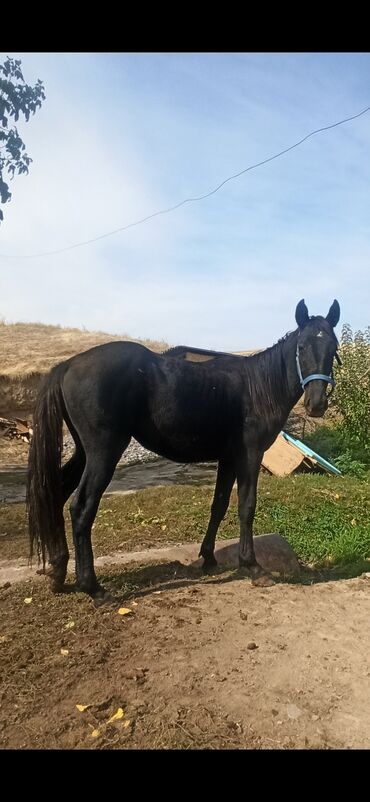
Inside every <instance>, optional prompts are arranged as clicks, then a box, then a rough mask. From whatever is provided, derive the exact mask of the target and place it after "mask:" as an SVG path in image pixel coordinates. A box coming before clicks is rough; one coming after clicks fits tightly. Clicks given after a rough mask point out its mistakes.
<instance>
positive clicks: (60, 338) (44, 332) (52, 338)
mask: <svg viewBox="0 0 370 802" xmlns="http://www.w3.org/2000/svg"><path fill="white" fill-rule="evenodd" d="M113 340H131V341H134V342H139V343H141V344H142V345H146V346H147V348H150V349H151V350H152V351H162V350H164V349H165V348H168V344H167V343H165V342H158V341H156V340H139V339H137V340H135V339H134V338H133V337H129V335H127V334H122V335H121V336H118V335H115V334H106V333H104V332H101V331H84V330H83V329H68V328H62V326H47V325H44V324H43V323H1V324H0V353H1V364H0V375H2V376H7V377H9V378H16V377H20V376H21V377H23V378H26V377H27V376H30V375H32V374H34V373H38V374H39V373H46V371H48V370H50V368H51V367H53V365H56V364H57V363H58V362H61V361H63V360H64V359H69V358H70V357H71V356H74V354H77V353H80V352H81V351H87V350H88V349H89V348H93V347H94V346H95V345H102V344H103V343H108V342H112V341H113Z"/></svg>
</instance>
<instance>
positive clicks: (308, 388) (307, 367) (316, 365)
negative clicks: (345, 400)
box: [295, 300, 340, 418]
mask: <svg viewBox="0 0 370 802" xmlns="http://www.w3.org/2000/svg"><path fill="white" fill-rule="evenodd" d="M339 315H340V308H339V304H338V301H333V303H332V305H331V307H330V309H329V312H328V314H327V316H326V318H325V317H321V316H320V315H318V316H317V317H314V316H313V317H309V314H308V309H307V306H306V304H305V302H304V300H302V301H300V302H299V304H298V306H297V308H296V312H295V319H296V321H297V323H298V326H299V331H298V340H297V351H296V366H297V372H298V376H299V381H300V383H301V386H302V389H303V390H304V405H305V407H306V410H307V412H308V414H309V415H310V416H311V417H313V418H316V417H321V415H323V414H324V412H325V411H326V409H327V408H328V399H327V395H326V388H327V386H328V384H331V385H332V386H334V380H333V378H332V369H333V361H334V357H335V356H336V358H337V359H338V361H339V357H338V356H337V347H338V340H337V338H336V336H335V334H334V331H333V329H334V326H336V325H337V323H338V320H339Z"/></svg>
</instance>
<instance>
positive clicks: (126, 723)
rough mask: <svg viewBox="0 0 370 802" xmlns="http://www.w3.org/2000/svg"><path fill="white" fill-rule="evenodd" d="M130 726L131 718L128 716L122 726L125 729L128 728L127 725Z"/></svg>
mask: <svg viewBox="0 0 370 802" xmlns="http://www.w3.org/2000/svg"><path fill="white" fill-rule="evenodd" d="M129 726H130V719H128V718H127V719H126V721H123V722H122V727H123V729H124V730H127V727H129Z"/></svg>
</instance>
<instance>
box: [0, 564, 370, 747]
mask: <svg viewBox="0 0 370 802" xmlns="http://www.w3.org/2000/svg"><path fill="white" fill-rule="evenodd" d="M132 556H133V555H132V554H131V561H132ZM152 556H153V555H152ZM163 556H164V555H163V554H162V555H159V554H158V553H157V554H156V559H157V560H158V559H160V560H162V562H161V563H160V564H157V565H143V564H142V563H141V565H140V566H138V565H137V564H133V563H132V562H131V563H129V564H127V565H125V567H124V569H119V568H117V567H115V568H114V569H112V568H111V569H109V568H105V571H106V576H105V583H106V584H108V586H109V585H110V587H111V589H112V590H114V591H115V592H118V594H121V600H120V601H119V602H118V603H117V605H116V606H113V607H110V606H106V607H101V608H98V609H96V608H95V607H94V606H93V604H92V602H91V600H89V599H87V598H86V597H85V596H82V595H81V594H73V593H65V594H62V595H59V596H53V595H52V594H51V593H50V591H49V588H48V584H47V582H46V581H45V580H44V578H37V579H36V580H35V579H32V580H29V581H28V582H26V583H25V582H23V583H20V584H17V585H15V586H12V587H10V588H8V589H3V590H1V591H0V601H1V606H2V612H3V615H2V625H1V632H0V667H1V668H0V670H1V706H2V716H1V722H0V747H1V746H3V747H5V748H13V747H14V748H20V747H23V748H62V749H68V748H92V749H96V748H97V749H101V748H190V749H192V748H221V749H229V748H267V749H270V748H272V749H275V748H278V749H279V748H282V749H287V748H288V749H295V748H320V749H322V748H324V749H326V748H331V749H332V748H370V649H369V635H370V624H369V621H370V581H369V579H367V578H358V579H351V580H347V581H343V580H341V581H337V582H327V583H322V584H315V585H312V586H307V585H303V584H287V583H281V584H277V585H275V586H274V587H272V588H268V589H262V588H254V587H252V586H251V584H250V582H249V581H248V580H246V579H243V580H241V579H239V578H238V575H237V574H235V573H232V572H224V573H221V574H219V575H218V576H215V577H213V578H212V577H211V578H207V579H203V578H201V577H200V574H199V571H198V572H197V571H196V570H195V569H194V568H189V567H186V566H183V565H181V564H180V563H179V562H178V560H177V559H176V561H173V560H174V558H175V557H178V554H176V555H174V554H173V553H172V554H170V553H167V555H166V560H171V561H170V562H166V563H164V562H163ZM192 556H193V554H190V552H189V554H187V558H188V559H189V560H190V558H191V557H192ZM183 557H184V555H183ZM25 598H27V599H31V601H30V602H29V603H25ZM120 604H124V606H125V607H127V608H129V609H131V613H130V614H128V615H124V616H123V615H119V614H118V608H119V605H120ZM61 650H63V653H62V652H61ZM77 704H80V705H88V707H87V709H86V710H84V711H82V712H80V711H78V710H77V708H76V705H77ZM118 708H122V710H123V711H124V716H123V718H122V719H116V720H115V721H113V722H111V723H108V720H109V718H110V717H111V716H112V714H114V713H115V712H116V711H117V710H118ZM127 722H129V723H127ZM93 733H94V735H93Z"/></svg>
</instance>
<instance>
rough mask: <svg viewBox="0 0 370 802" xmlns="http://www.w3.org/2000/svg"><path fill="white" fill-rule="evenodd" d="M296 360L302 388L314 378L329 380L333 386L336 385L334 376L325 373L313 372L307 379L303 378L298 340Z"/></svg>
mask: <svg viewBox="0 0 370 802" xmlns="http://www.w3.org/2000/svg"><path fill="white" fill-rule="evenodd" d="M295 361H296V363H297V371H298V376H299V381H300V383H301V386H302V390H304V388H305V386H306V384H308V382H312V381H314V379H322V381H324V382H328V384H331V385H332V386H333V387H335V381H334V379H333V378H332V376H324V374H323V373H311V374H310V375H309V376H306V378H305V379H304V378H303V376H302V371H301V366H300V364H299V349H298V342H297V350H296V352H295Z"/></svg>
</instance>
